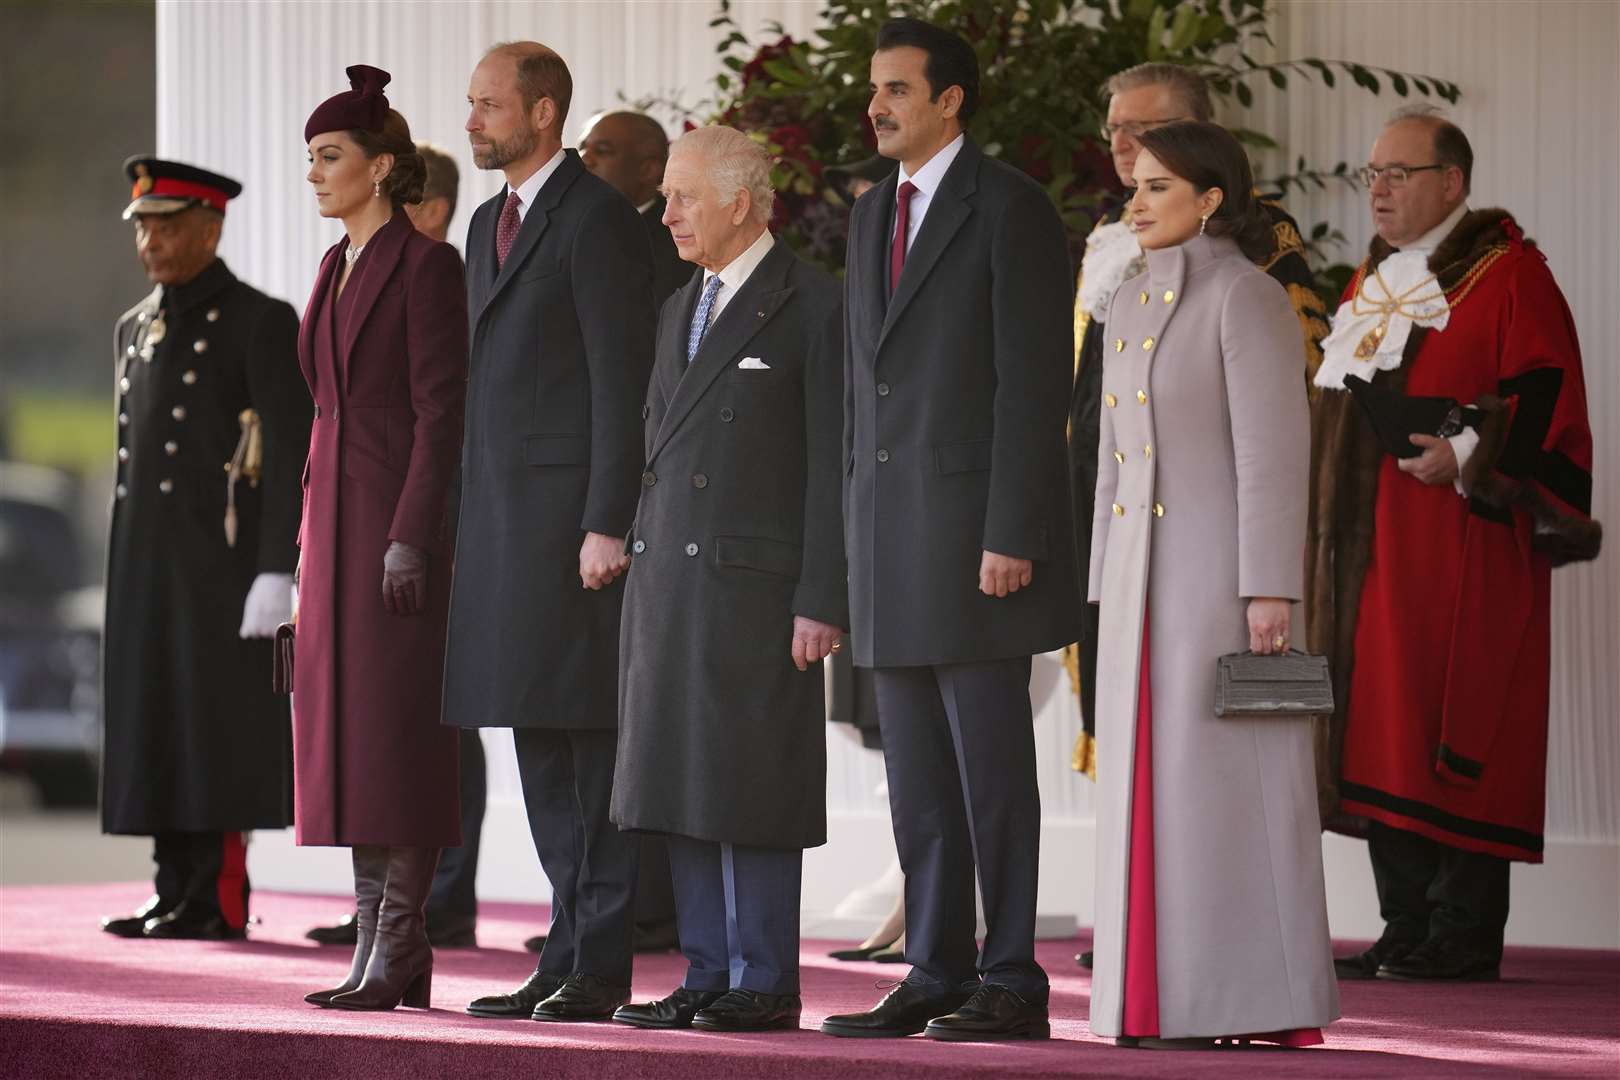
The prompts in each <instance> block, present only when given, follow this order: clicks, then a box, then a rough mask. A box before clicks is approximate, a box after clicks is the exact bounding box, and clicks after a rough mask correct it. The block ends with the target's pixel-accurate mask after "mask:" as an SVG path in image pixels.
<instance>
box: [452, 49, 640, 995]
mask: <svg viewBox="0 0 1620 1080" xmlns="http://www.w3.org/2000/svg"><path fill="white" fill-rule="evenodd" d="M572 88H573V84H572V80H571V78H570V76H569V73H568V67H567V65H566V64H564V62H563V60H562V58H561V57H559V56H558V55H557V54H556V53H555V52H553V51H552V50H550V49H548V48H546V47H545V46H543V45H540V44H538V43H535V42H519V43H515V44H511V45H503V46H498V47H496V48H495V49H492V50H491V51H490V52H489V54H488V55H486V56H485V57H484V59H483V61H482V62H481V63H480V64H479V65H478V67H477V69H476V70H475V71H474V72H473V76H472V80H471V85H470V87H469V90H468V99H469V101H471V102H472V112H471V115H470V116H469V118H468V121H467V129H468V133H469V137H470V139H471V142H472V151H473V161H474V163H475V164H477V165H478V166H479V167H480V168H485V169H496V168H498V169H501V170H502V171H503V172H504V173H505V176H506V187H505V190H503V191H502V192H501V193H500V194H498V195H497V196H495V197H494V198H493V199H490V200H489V201H488V202H486V203H484V205H482V206H480V207H479V208H478V210H477V211H476V212H475V213H474V214H473V219H472V224H471V226H470V227H469V229H468V232H467V299H468V303H467V309H468V319H469V322H470V324H471V334H472V347H471V352H470V360H469V368H470V371H469V378H470V381H469V383H468V386H467V404H466V437H465V440H464V443H463V453H462V476H461V512H460V516H459V528H458V532H457V540H456V568H455V576H454V580H453V581H452V584H451V600H450V637H449V646H448V655H447V657H446V660H445V689H444V717H445V722H446V723H449V724H454V725H457V726H459V727H510V728H512V729H513V742H514V744H515V748H516V750H517V759H518V774H519V777H520V779H521V780H522V783H523V799H524V804H525V806H526V808H527V810H528V815H529V828H530V831H531V833H532V835H533V837H534V844H535V848H536V850H537V851H538V853H539V856H540V863H541V866H542V867H543V868H544V869H545V872H546V877H547V878H549V879H550V881H551V887H552V894H553V895H552V909H551V912H552V922H551V929H550V933H549V934H548V935H547V938H546V944H545V947H544V949H543V950H542V951H541V954H540V962H539V965H538V967H537V969H536V970H535V972H534V974H533V975H532V976H531V977H530V978H529V979H528V981H526V982H525V983H524V984H523V986H521V987H520V988H519V989H518V990H517V991H515V992H513V993H511V994H497V995H494V996H492V997H487V998H480V999H478V1000H477V1001H474V1002H473V1003H472V1004H471V1005H470V1006H469V1007H468V1008H469V1011H470V1012H472V1013H473V1014H474V1015H479V1016H492V1017H501V1018H524V1019H527V1018H529V1017H531V1016H532V1017H533V1018H535V1019H537V1020H593V1019H601V1020H605V1019H608V1018H609V1017H611V1016H612V1015H613V1010H614V1009H616V1008H618V1006H620V1005H622V1004H624V1003H625V1002H626V1001H628V1000H629V995H630V967H631V899H632V894H633V891H634V889H635V879H636V849H637V844H636V840H635V838H634V837H631V836H626V835H622V834H621V833H620V832H619V830H617V829H615V828H614V827H613V825H612V824H611V823H610V822H609V821H608V801H609V797H610V795H611V791H612V785H613V759H614V755H615V749H616V748H615V743H616V739H617V730H616V729H617V726H618V671H619V605H620V602H621V600H622V598H623V592H624V583H623V581H622V580H619V576H620V575H621V574H622V573H623V572H624V569H625V568H626V567H627V566H628V565H629V559H628V558H627V557H626V556H625V555H624V543H625V536H626V534H627V533H628V532H629V531H630V522H631V520H632V519H633V518H634V516H635V506H636V497H637V495H638V494H639V492H640V490H641V481H640V476H641V405H642V398H643V395H644V393H645V391H646V386H647V374H648V371H649V369H650V367H651V365H652V354H653V330H654V319H655V318H656V314H655V311H654V308H653V302H652V273H651V270H650V269H649V265H650V263H651V259H650V257H649V254H648V251H647V236H646V233H645V232H644V231H643V229H642V227H641V223H640V222H639V221H638V220H637V219H636V209H635V207H633V206H631V205H630V204H629V203H628V202H627V201H625V198H624V196H622V195H620V194H619V193H618V192H617V191H614V190H613V188H612V187H610V186H609V185H608V184H607V183H605V182H604V181H602V180H599V179H598V178H596V177H595V176H592V175H591V174H590V173H589V172H587V171H586V170H585V167H584V165H582V164H581V163H580V160H579V156H578V155H577V154H575V153H573V152H572V151H565V150H563V148H562V138H561V132H562V127H563V123H564V121H565V120H566V118H567V113H568V103H569V99H570V97H571V96H572Z"/></svg>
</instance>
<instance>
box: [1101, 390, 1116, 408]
mask: <svg viewBox="0 0 1620 1080" xmlns="http://www.w3.org/2000/svg"><path fill="white" fill-rule="evenodd" d="M1103 404H1105V405H1107V406H1108V407H1109V408H1110V409H1112V408H1113V407H1114V406H1115V405H1118V404H1119V398H1117V397H1115V396H1114V395H1113V394H1104V395H1103Z"/></svg>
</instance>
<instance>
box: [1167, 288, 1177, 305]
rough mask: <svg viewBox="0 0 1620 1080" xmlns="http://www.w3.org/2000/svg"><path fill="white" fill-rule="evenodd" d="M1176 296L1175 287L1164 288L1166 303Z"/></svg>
mask: <svg viewBox="0 0 1620 1080" xmlns="http://www.w3.org/2000/svg"><path fill="white" fill-rule="evenodd" d="M1175 298H1176V290H1174V289H1166V290H1164V302H1165V303H1167V304H1168V303H1170V302H1171V301H1172V300H1174V299H1175Z"/></svg>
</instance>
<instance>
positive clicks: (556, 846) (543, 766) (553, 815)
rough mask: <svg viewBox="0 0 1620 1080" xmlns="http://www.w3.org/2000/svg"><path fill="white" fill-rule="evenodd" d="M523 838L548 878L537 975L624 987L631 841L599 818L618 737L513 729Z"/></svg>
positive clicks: (635, 841)
mask: <svg viewBox="0 0 1620 1080" xmlns="http://www.w3.org/2000/svg"><path fill="white" fill-rule="evenodd" d="M512 742H513V745H514V746H515V747H516V749H517V762H518V776H519V778H520V779H521V780H522V782H523V804H524V808H525V809H526V810H527V812H528V815H529V833H530V835H531V836H533V838H534V849H535V851H536V852H537V853H538V854H539V856H540V866H541V868H542V869H543V870H545V872H546V877H547V878H548V879H549V880H550V881H551V889H552V901H551V928H550V930H549V931H548V932H547V934H546V945H545V948H544V949H542V950H541V951H540V970H541V971H544V972H546V973H548V974H551V975H559V976H566V975H569V974H572V973H575V972H578V973H581V974H588V975H596V976H598V977H600V978H603V979H606V980H608V981H609V982H613V983H617V984H620V985H628V984H629V982H630V963H631V943H632V932H633V931H632V913H633V908H634V905H633V897H634V894H635V889H636V870H637V863H638V858H637V856H638V853H639V852H640V849H641V838H640V837H639V836H636V835H634V834H632V833H622V832H620V831H619V829H618V827H617V826H615V825H614V824H613V823H612V822H611V821H609V820H608V804H609V801H610V798H611V796H612V794H613V762H614V758H615V756H616V752H617V747H618V732H616V731H612V730H589V731H559V730H549V729H544V728H514V729H513V730H512Z"/></svg>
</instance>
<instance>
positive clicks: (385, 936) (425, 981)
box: [330, 847, 439, 1009]
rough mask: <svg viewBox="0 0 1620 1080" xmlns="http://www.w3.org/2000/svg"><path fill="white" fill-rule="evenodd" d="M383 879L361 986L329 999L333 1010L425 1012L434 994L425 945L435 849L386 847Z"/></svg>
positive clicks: (430, 953) (436, 857)
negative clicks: (399, 1007) (405, 1009)
mask: <svg viewBox="0 0 1620 1080" xmlns="http://www.w3.org/2000/svg"><path fill="white" fill-rule="evenodd" d="M387 852H388V879H387V882H386V883H385V884H384V886H383V896H382V904H381V906H380V907H379V909H378V913H377V931H376V935H375V937H374V938H373V941H372V945H371V955H370V957H368V958H367V960H366V970H365V974H364V975H363V976H362V978H361V980H360V985H359V986H358V987H356V988H355V989H353V990H351V991H349V992H348V993H344V994H337V995H335V996H334V997H333V998H332V999H331V1002H330V1004H331V1007H332V1008H334V1009H392V1008H394V1007H395V1006H397V1005H399V1004H400V1003H401V1002H403V1003H404V1004H406V1005H408V1006H410V1007H412V1008H420V1009H425V1008H427V1007H428V1000H429V997H430V994H431V991H432V989H433V947H432V946H431V945H429V944H428V938H427V917H426V916H425V914H424V913H423V909H425V908H426V907H427V900H428V892H429V891H430V890H431V889H432V887H433V871H434V870H435V869H436V868H437V867H438V865H439V849H438V848H419V847H390V848H388V849H387Z"/></svg>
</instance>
